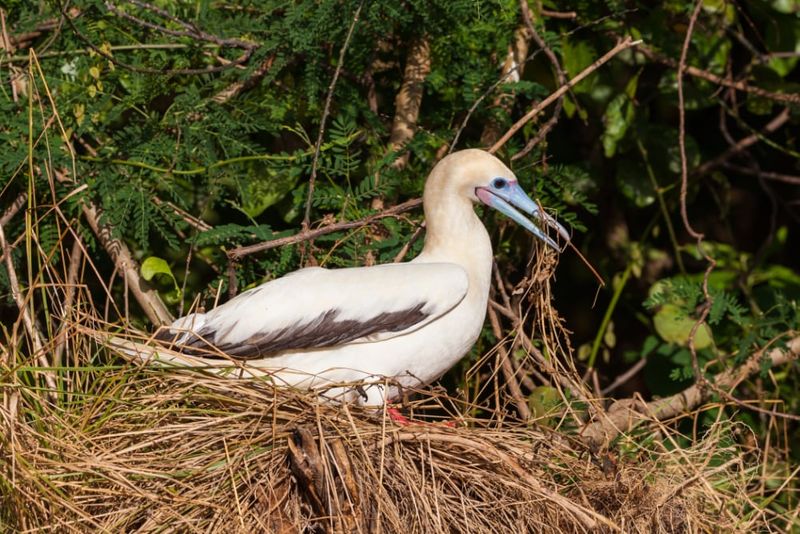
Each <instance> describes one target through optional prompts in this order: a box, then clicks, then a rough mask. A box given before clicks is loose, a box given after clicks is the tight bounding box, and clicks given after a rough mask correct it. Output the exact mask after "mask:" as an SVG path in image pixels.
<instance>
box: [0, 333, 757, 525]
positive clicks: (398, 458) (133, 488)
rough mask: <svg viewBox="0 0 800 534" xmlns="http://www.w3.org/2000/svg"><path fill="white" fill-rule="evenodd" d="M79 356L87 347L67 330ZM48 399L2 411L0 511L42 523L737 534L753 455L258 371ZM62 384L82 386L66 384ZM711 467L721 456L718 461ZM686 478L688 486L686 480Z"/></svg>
mask: <svg viewBox="0 0 800 534" xmlns="http://www.w3.org/2000/svg"><path fill="white" fill-rule="evenodd" d="M76 341H78V342H79V343H78V344H77V345H74V346H80V345H82V346H83V347H84V350H86V351H87V352H86V353H87V354H89V353H95V352H96V351H97V350H98V348H97V347H95V346H94V345H93V342H92V341H91V340H90V339H89V338H85V339H82V340H76V339H74V338H73V343H75V342H76ZM62 378H63V380H64V382H63V384H64V385H65V386H66V389H65V391H63V392H62V393H61V395H60V399H59V403H58V404H57V405H52V404H49V403H47V402H45V400H44V397H43V395H42V392H41V391H38V390H36V389H33V388H26V387H21V388H19V389H18V391H19V393H20V399H19V403H20V406H19V408H20V413H21V414H22V417H19V418H17V419H15V420H9V419H8V417H7V415H8V413H7V412H4V415H5V416H6V417H4V418H3V426H4V429H3V436H4V438H3V449H4V454H3V455H2V458H1V459H0V477H2V478H1V479H0V480H2V482H1V484H2V488H3V508H2V509H3V512H2V518H3V521H4V522H5V523H6V525H7V526H10V527H11V528H12V529H15V530H16V529H18V530H20V531H37V532H38V531H53V532H122V531H125V532H156V531H157V532H171V531H181V532H183V531H192V532H194V531H205V532H209V531H210V532H297V531H305V532H322V531H324V532H403V533H408V532H420V533H429V532H589V531H592V532H613V531H624V532H719V531H725V530H727V531H733V532H753V531H755V530H759V529H768V528H769V525H768V523H767V521H766V519H767V518H766V517H765V516H764V514H760V513H755V514H754V513H753V511H754V510H756V508H754V507H753V503H752V502H751V500H750V499H749V497H748V488H750V487H751V486H752V484H753V483H754V482H755V480H756V479H757V478H758V477H759V476H761V473H760V472H759V471H758V470H757V469H754V468H753V467H748V466H754V465H757V462H758V460H759V458H758V456H757V455H755V454H754V453H752V452H748V451H745V450H743V449H742V448H740V447H736V446H733V445H727V446H725V445H723V444H722V443H723V442H724V441H728V439H727V438H728V437H729V436H730V433H731V428H730V427H726V426H725V425H722V424H719V425H716V426H715V427H713V429H712V430H711V432H709V433H708V434H707V435H706V436H705V437H704V438H703V439H702V440H699V442H698V443H697V444H695V445H694V446H691V447H688V448H682V449H680V450H679V451H669V450H665V449H663V447H660V446H659V445H658V444H660V443H662V441H660V440H653V441H652V442H651V444H650V445H646V444H642V443H638V444H635V445H633V444H632V443H628V444H627V445H625V447H624V448H623V450H625V452H624V453H623V456H622V457H620V456H616V457H613V458H612V457H610V456H604V457H598V456H595V455H592V454H591V453H589V451H585V450H581V447H580V446H579V445H576V443H577V442H576V441H575V440H573V439H570V438H569V437H568V435H567V434H566V433H564V434H562V433H556V432H551V431H543V430H541V429H537V428H536V427H535V425H534V426H530V427H526V426H524V425H520V424H518V423H513V422H510V421H509V420H507V419H506V420H503V419H502V418H500V417H499V414H487V415H485V416H483V417H480V418H466V417H464V416H463V415H462V414H467V413H470V412H472V411H474V410H473V409H472V408H474V407H471V406H467V405H464V404H463V403H460V402H458V401H457V400H455V399H451V398H447V397H444V396H441V395H439V396H436V395H434V396H427V397H423V400H420V401H418V402H416V403H415V404H413V405H411V406H410V407H409V409H411V410H412V411H413V412H414V413H415V414H417V416H418V417H419V415H418V414H419V413H420V411H422V412H425V411H430V409H431V408H436V411H446V412H448V413H450V415H451V416H453V417H455V418H456V420H457V421H458V423H459V426H458V427H457V428H449V427H446V426H442V425H441V424H428V425H415V426H411V427H404V428H400V427H397V426H395V425H393V424H392V423H391V422H389V421H388V420H386V419H385V418H384V417H383V416H382V414H375V413H374V412H369V411H364V410H360V409H356V408H353V407H347V406H336V405H327V404H321V403H319V402H318V401H317V400H316V398H315V397H314V396H312V395H308V394H303V393H300V392H295V391H291V390H286V389H277V388H274V387H272V386H271V385H269V384H267V383H265V382H263V381H257V380H232V379H220V378H218V377H211V376H206V375H204V374H202V373H200V372H180V371H165V370H159V369H153V368H136V367H135V366H122V367H116V368H115V367H106V368H102V367H91V366H85V367H83V369H75V370H72V371H70V372H68V373H66V374H65V375H64V376H63V377H62ZM69 384H78V385H80V386H81V387H79V388H75V387H69ZM720 466H722V467H720ZM687 481H689V482H688V483H687Z"/></svg>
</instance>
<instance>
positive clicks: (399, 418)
mask: <svg viewBox="0 0 800 534" xmlns="http://www.w3.org/2000/svg"><path fill="white" fill-rule="evenodd" d="M386 415H388V416H389V419H391V420H392V421H393V422H394V423H395V424H396V425H397V426H413V425H419V426H444V427H447V428H455V427H456V422H455V421H440V422H435V423H428V422H427V421H414V420H412V419H409V418H408V417H406V416H405V415H403V414H401V413H400V410H398V409H397V408H393V407H391V406H387V407H386Z"/></svg>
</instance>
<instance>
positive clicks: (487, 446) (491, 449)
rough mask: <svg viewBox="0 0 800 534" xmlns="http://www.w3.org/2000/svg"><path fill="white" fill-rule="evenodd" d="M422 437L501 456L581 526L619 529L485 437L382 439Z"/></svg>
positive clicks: (438, 435)
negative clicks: (547, 484)
mask: <svg viewBox="0 0 800 534" xmlns="http://www.w3.org/2000/svg"><path fill="white" fill-rule="evenodd" d="M423 440H431V441H440V442H445V443H451V444H454V445H460V446H462V447H464V449H465V450H466V451H469V452H470V453H472V454H475V455H477V456H480V457H483V458H485V459H488V458H486V455H487V454H488V455H491V456H493V457H495V458H496V459H498V460H500V462H501V463H502V464H503V465H505V466H506V467H507V468H509V469H511V471H513V473H514V474H515V475H516V476H517V477H519V479H520V480H521V481H524V482H525V483H527V484H529V485H530V486H531V487H533V488H535V489H536V490H537V491H539V492H541V494H542V496H543V497H544V498H545V499H547V500H549V501H551V502H553V503H555V504H558V505H559V506H561V507H563V508H564V510H568V511H569V512H571V513H572V514H573V515H574V516H575V517H576V519H578V520H579V521H580V522H581V523H583V524H584V526H586V528H588V529H589V530H592V529H594V528H596V527H597V526H598V525H597V523H598V522H600V523H602V524H603V525H605V526H606V527H608V528H611V529H612V530H614V531H620V529H619V527H617V526H616V525H614V524H613V523H611V522H610V521H609V520H608V518H606V517H605V516H603V515H601V514H599V513H598V512H596V511H594V510H592V509H590V508H584V507H583V506H581V505H579V504H577V503H575V502H573V501H572V500H570V499H568V498H567V497H564V496H562V495H560V494H559V493H557V492H555V491H553V490H550V489H548V488H546V487H544V486H543V485H542V483H541V482H540V481H539V480H538V479H536V478H535V477H534V476H533V475H532V474H531V473H529V472H528V471H526V470H525V469H523V468H522V466H520V465H519V463H518V462H517V461H516V460H515V459H514V458H512V457H511V456H510V455H509V454H508V453H506V452H504V451H502V450H500V449H499V448H497V447H495V446H494V445H493V444H491V443H489V442H488V441H485V440H480V441H478V440H476V439H471V438H469V437H467V436H461V435H458V434H453V433H447V434H445V433H440V432H435V431H433V430H427V429H426V430H425V431H422V432H397V433H394V434H390V435H388V436H386V438H384V440H383V443H384V444H385V445H388V444H389V443H393V442H398V441H414V442H422V441H423Z"/></svg>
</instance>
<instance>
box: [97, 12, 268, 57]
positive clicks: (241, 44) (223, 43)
mask: <svg viewBox="0 0 800 534" xmlns="http://www.w3.org/2000/svg"><path fill="white" fill-rule="evenodd" d="M128 1H129V2H130V3H131V4H134V5H136V6H139V7H141V8H143V9H146V10H148V11H152V12H153V13H155V14H157V15H158V16H160V17H161V18H163V19H166V20H169V21H172V22H174V23H176V24H177V25H179V26H182V27H183V28H184V31H178V30H170V29H169V28H166V27H164V26H161V25H159V24H154V23H152V22H147V21H146V20H143V19H140V18H138V17H134V16H133V15H130V14H128V13H125V12H124V11H122V10H121V9H120V8H118V7H117V6H115V5H114V4H113V3H112V2H110V1H109V0H106V3H105V4H106V9H108V10H109V11H111V12H112V13H114V14H115V15H117V16H118V17H120V18H123V19H126V20H128V21H130V22H133V23H134V24H137V25H139V26H142V27H144V28H150V29H151V30H156V31H159V32H161V33H163V34H165V35H171V36H173V37H188V38H190V39H194V40H195V41H202V42H206V43H214V44H216V45H218V46H220V47H223V48H224V47H230V48H242V49H244V50H248V49H254V48H257V47H258V46H257V45H256V44H255V43H252V42H247V41H242V40H241V39H223V38H222V37H217V36H216V35H212V34H210V33H206V32H204V31H203V30H201V29H200V28H198V27H197V26H195V25H194V24H189V23H188V22H185V21H183V20H181V19H179V18H178V17H175V16H174V15H172V14H170V13H169V12H168V11H165V10H164V9H161V8H160V7H157V6H154V5H152V4H149V3H147V2H142V1H141V0H128Z"/></svg>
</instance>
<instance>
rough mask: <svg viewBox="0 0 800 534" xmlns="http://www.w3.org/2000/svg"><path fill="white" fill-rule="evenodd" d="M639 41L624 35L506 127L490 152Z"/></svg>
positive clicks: (498, 147) (501, 145) (495, 150)
mask: <svg viewBox="0 0 800 534" xmlns="http://www.w3.org/2000/svg"><path fill="white" fill-rule="evenodd" d="M639 43H641V40H638V41H633V40H632V39H631V38H630V37H625V39H623V40H622V41H620V42H619V43H617V45H616V46H614V48H612V49H611V50H609V51H608V52H606V54H605V55H604V56H603V57H601V58H600V59H598V60H596V61H595V62H594V63H592V64H591V65H589V66H588V67H586V68H585V69H584V70H583V71H581V72H580V73H579V74H578V75H577V76H575V77H574V78H572V79H571V80H570V81H569V82H567V83H566V84H564V85H562V86H561V87H559V88H558V89H557V90H556V91H554V92H553V93H552V94H551V95H550V96H548V97H547V98H545V99H544V100H542V101H541V102H539V103H538V104H537V105H535V106H534V107H533V108H532V109H531V110H530V111H529V112H528V113H526V114H525V116H524V117H522V118H521V119H519V120H518V121H517V122H516V123H514V125H513V126H512V127H511V128H509V129H508V131H507V132H506V133H505V134H504V135H503V137H501V138H500V139H499V140H498V141H497V142H496V143H495V144H494V145H493V146H492V148H490V149H489V153H490V154H494V153H495V152H497V151H498V150H500V149H501V148H502V147H503V145H505V144H506V142H508V140H509V139H511V137H512V136H513V135H514V134H515V133H517V132H518V131H519V130H520V128H522V127H523V126H525V125H526V124H527V123H528V122H529V121H530V120H531V119H533V118H534V117H535V116H536V115H538V114H539V113H540V112H541V111H542V110H543V109H544V108H546V107H547V106H549V105H550V104H552V103H553V102H555V101H556V100H558V99H559V98H560V97H561V95H563V94H564V93H566V92H567V91H569V90H570V89H571V88H573V87H574V86H575V85H577V84H579V83H580V82H581V81H582V80H583V79H584V78H586V77H587V76H589V75H590V74H591V73H592V72H594V71H596V70H597V69H598V68H600V67H601V66H602V65H603V64H605V63H606V62H608V60H610V59H611V58H613V57H614V56H616V55H617V54H619V53H620V52H622V51H623V50H627V49H628V48H631V47H634V46H636V45H638V44H639Z"/></svg>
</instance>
